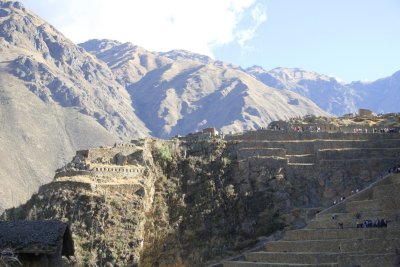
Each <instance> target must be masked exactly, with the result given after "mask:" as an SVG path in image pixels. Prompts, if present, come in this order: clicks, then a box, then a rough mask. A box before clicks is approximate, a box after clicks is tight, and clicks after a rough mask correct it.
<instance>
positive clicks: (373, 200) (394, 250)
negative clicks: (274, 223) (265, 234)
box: [223, 174, 400, 267]
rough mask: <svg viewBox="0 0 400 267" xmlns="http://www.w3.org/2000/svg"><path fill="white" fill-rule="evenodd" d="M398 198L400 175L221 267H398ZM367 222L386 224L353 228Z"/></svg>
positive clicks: (375, 185)
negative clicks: (378, 220)
mask: <svg viewBox="0 0 400 267" xmlns="http://www.w3.org/2000/svg"><path fill="white" fill-rule="evenodd" d="M399 193H400V174H390V175H388V176H386V177H384V178H383V179H381V180H379V181H378V182H375V183H374V184H372V185H370V186H369V187H367V188H366V189H364V190H362V191H361V192H359V193H357V194H354V195H352V196H350V197H348V198H347V199H346V200H345V201H343V202H341V203H339V204H337V205H335V206H332V207H330V208H328V209H326V210H323V211H322V212H320V213H318V214H317V216H316V218H315V219H313V220H312V221H310V222H309V223H308V224H307V226H306V227H305V228H303V229H298V230H289V231H287V232H286V233H285V235H284V238H283V239H282V240H279V241H271V242H268V243H267V244H266V245H265V247H264V248H263V249H262V250H261V251H256V252H249V253H246V254H245V255H244V257H242V259H241V260H237V261H225V262H223V266H224V267H268V266H279V267H283V266H290V267H297V266H299V267H300V266H303V267H304V266H307V267H314V266H348V267H350V266H353V267H355V266H359V267H373V266H379V267H386V266H400V225H399V221H400V197H399ZM332 218H334V219H332ZM366 219H370V220H375V219H386V220H389V223H388V227H386V228H356V224H357V222H360V223H362V222H363V221H364V220H366ZM339 223H342V224H343V229H340V228H339V225H338V224H339Z"/></svg>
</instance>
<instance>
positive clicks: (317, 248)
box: [265, 238, 400, 253]
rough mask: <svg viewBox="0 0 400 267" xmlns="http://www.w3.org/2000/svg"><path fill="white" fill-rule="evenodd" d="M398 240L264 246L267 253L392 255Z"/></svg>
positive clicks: (326, 241)
mask: <svg viewBox="0 0 400 267" xmlns="http://www.w3.org/2000/svg"><path fill="white" fill-rule="evenodd" d="M399 246H400V239H399V238H390V239H381V238H375V239H364V240H362V239H331V240H308V241H305V240H300V241H283V240H280V241H275V242H270V243H268V244H267V245H266V246H265V251H267V252H332V253H361V252H362V253H394V252H395V249H396V247H399Z"/></svg>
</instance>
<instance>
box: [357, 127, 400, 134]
mask: <svg viewBox="0 0 400 267" xmlns="http://www.w3.org/2000/svg"><path fill="white" fill-rule="evenodd" d="M353 132H354V133H368V132H369V133H371V132H372V133H398V132H399V130H397V129H396V128H380V129H378V128H372V130H371V129H370V130H368V129H367V128H365V129H362V128H354V130H353Z"/></svg>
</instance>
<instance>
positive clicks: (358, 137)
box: [3, 130, 400, 266]
mask: <svg viewBox="0 0 400 267" xmlns="http://www.w3.org/2000/svg"><path fill="white" fill-rule="evenodd" d="M399 164H400V136H399V134H398V133H352V132H350V133H343V132H340V133H329V132H296V131H282V130H258V131H251V132H247V133H243V134H237V135H226V136H221V135H208V136H207V137H205V136H202V137H201V138H198V137H193V135H189V136H186V137H178V138H174V139H172V140H160V139H155V138H145V139H141V140H132V141H131V142H126V143H118V144H115V145H114V146H112V147H100V148H95V149H89V150H82V151H78V152H77V153H76V156H75V157H74V158H73V160H72V161H71V162H70V163H68V164H67V165H66V166H64V167H62V168H60V169H59V170H58V171H57V172H56V175H55V178H54V181H53V182H52V183H49V184H47V185H43V186H42V187H41V188H40V189H39V192H38V193H37V194H35V195H33V196H32V198H31V199H30V200H29V201H28V202H27V203H26V204H24V205H22V206H20V207H18V208H14V209H10V210H7V211H6V212H5V214H4V215H3V219H8V220H10V219H11V220H14V219H32V220H38V219H60V220H63V221H66V222H68V223H70V225H71V229H72V232H73V235H74V241H75V247H76V250H75V255H76V256H75V258H74V259H73V261H72V263H75V264H76V265H78V266H93V265H98V266H205V265H207V264H209V263H218V262H220V261H221V260H223V259H225V258H229V257H230V256H234V255H236V256H237V255H241V252H242V251H244V250H246V249H248V248H250V247H254V246H256V244H257V242H258V241H259V240H263V239H262V238H261V239H260V237H261V236H268V235H270V234H272V233H274V232H276V231H277V230H281V231H286V234H285V235H284V239H283V241H280V242H281V243H277V244H282V245H281V246H283V247H282V249H281V250H276V251H272V250H270V249H269V248H268V249H267V251H264V252H268V253H269V254H268V253H267V254H268V256H265V255H266V254H265V253H264V252H258V253H255V254H246V255H247V256H246V257H245V260H246V261H243V262H239V261H236V262H227V263H225V264H226V266H275V265H277V264H278V265H277V266H279V264H280V266H291V265H290V264H293V263H294V262H304V263H307V264H311V265H306V266H317V265H318V264H319V263H321V264H322V265H318V266H325V265H324V264H325V263H327V264H328V265H327V266H338V264H339V266H340V264H342V263H346V264H347V263H349V262H351V260H352V259H354V262H355V263H359V262H361V261H358V260H357V257H358V256H357V255H356V253H353V251H349V253H350V252H351V253H352V254H351V255H355V256H354V257H347V258H343V259H342V258H341V257H342V256H343V255H341V254H340V255H338V253H339V252H338V251H337V248H335V249H336V250H332V251H329V249H328V248H329V247H331V246H336V244H338V243H334V242H333V243H329V242H330V241H329V242H328V241H326V242H327V243H323V242H325V239H329V240H330V239H331V238H334V237H335V238H336V234H337V235H338V237H344V236H343V235H345V236H346V238H347V234H348V237H349V238H350V239H360V238H363V237H367V236H369V235H370V234H369V233H371V235H375V236H372V237H374V238H378V237H377V235H378V234H379V235H380V234H382V237H383V239H382V240H381V241H382V242H386V243H387V242H389V241H387V240H386V239H385V238H386V237H387V236H389V234H390V235H391V234H393V235H396V234H397V232H396V231H397V226H396V225H397V224H395V223H392V224H389V225H390V227H388V228H387V229H378V230H377V229H374V230H371V229H362V230H365V231H364V232H362V234H360V233H361V232H357V231H358V230H356V229H354V228H355V224H354V221H353V219H352V216H354V213H355V212H356V210H357V211H358V210H359V212H360V213H361V217H360V218H361V219H368V218H370V216H372V217H373V216H375V215H373V214H375V213H370V211H371V212H375V211H379V210H374V209H380V210H381V211H382V213H379V214H384V215H385V219H388V220H393V221H395V220H398V218H397V217H396V214H397V212H398V206H396V205H398V204H399V203H397V201H394V202H393V203H394V204H393V203H392V202H390V201H391V200H390V198H386V199H384V195H385V194H386V193H385V192H388V193H387V194H388V196H390V197H393V196H394V194H395V193H392V192H393V190H392V189H391V187H393V188H397V182H396V181H397V180H398V179H397V178H396V177H397V176H390V177H388V178H384V180H382V177H386V175H387V174H388V170H391V169H392V168H393V167H394V166H398V165H399ZM375 182H376V184H374V185H375V187H373V188H368V186H369V185H371V184H373V183H375ZM390 183H392V184H390ZM355 190H358V191H361V192H360V193H358V194H354V192H355ZM386 190H388V191H386ZM378 191H379V193H378ZM340 198H346V201H345V202H343V203H340V204H337V205H336V206H335V207H334V209H335V210H331V211H322V210H324V209H325V208H326V207H329V206H331V205H332V203H333V201H335V200H338V199H340ZM376 203H378V204H376ZM370 205H371V206H370ZM381 205H382V206H381ZM390 205H391V206H390ZM371 207H372V208H371ZM321 211H322V212H321ZM318 212H319V213H318ZM379 212H380V211H379ZM386 212H387V213H386ZM332 213H335V214H336V215H337V218H339V219H340V223H342V226H343V229H338V225H337V224H336V221H334V222H332V221H329V216H331V215H332ZM389 213H390V214H392V215H393V216H394V217H393V216H389ZM376 214H378V213H376ZM315 216H316V219H315V220H313V218H315ZM382 216H383V215H382ZM372 217H371V219H375V218H372ZM342 218H343V220H342ZM304 227H306V228H304ZM302 228H304V229H302ZM322 228H327V229H322ZM310 229H312V230H310ZM352 231H355V232H354V234H353V232H352ZM374 231H375V232H374ZM376 231H377V232H376ZM391 231H392V232H391ZM308 233H309V235H310V236H308ZM314 233H315V234H314ZM314 238H315V240H317V241H304V242H305V243H301V242H303V241H302V240H314ZM193 240H195V241H196V242H193ZM297 240H298V241H297ZM289 241H290V242H292V243H293V244H294V245H293V244H292V243H290V242H289ZM342 241H343V242H345V240H342ZM288 242H289V243H290V244H289V243H288ZM296 242H298V243H296ZM335 242H336V241H335ZM337 242H339V243H340V242H341V241H337ZM346 242H347V241H346ZM351 242H353V240H351ZM363 242H364V241H357V242H355V243H354V244H355V246H358V244H361V243H363ZM365 242H369V240H367V241H365ZM371 242H372V241H371ZM377 242H378V241H377ZM396 242H397V241H396ZM300 243H301V244H303V245H304V247H307V246H309V247H312V248H314V247H316V246H317V247H319V244H322V245H321V249H322V250H321V251H319V250H313V249H312V248H310V251H308V252H307V251H305V252H307V253H306V254H307V255H305V254H304V253H305V252H304V251H300V252H299V251H296V250H295V248H298V246H300V247H302V246H303V245H295V244H300ZM386 243H385V244H386ZM271 244H272V243H271ZM285 244H289V245H288V248H287V250H286V248H285V247H284V245H285ZM324 244H327V245H326V246H327V248H326V249H325V250H324V246H325V245H324ZM340 244H341V243H340ZM346 244H347V245H349V246H351V244H353V243H346ZM393 244H394V246H395V247H393V246H392V247H390V249H388V250H387V251H389V252H388V253H389V254H390V255H389V256H388V258H385V257H383V258H382V259H384V260H385V261H386V260H387V262H388V264H391V263H393V262H392V260H393V259H394V258H395V256H394V255H395V254H394V253H395V252H393V249H391V248H398V247H397V244H398V243H393ZM347 245H346V246H347ZM271 246H278V245H271ZM291 246H294V247H295V248H293V249H292V248H291ZM340 246H341V247H342V245H340ZM256 247H257V246H256ZM385 247H386V245H385ZM344 248H345V246H344V245H343V249H344ZM385 251H386V250H385ZM272 252H273V253H272ZM275 252H276V253H275ZM372 252H373V254H374V253H375V254H379V253H381V251H379V250H377V251H372ZM274 253H275V254H274ZM296 253H297V254H296ZM299 253H300V254H301V253H303V254H304V255H303V254H301V255H298V254H299ZM249 255H250V256H249ZM296 255H297V256H296ZM286 256H287V261H283V259H285V258H286ZM257 257H260V258H257ZM379 257H380V256H379ZM256 258H257V259H256ZM256 260H257V261H260V263H254V264H253V263H251V262H252V261H256ZM263 262H264V263H263ZM281 262H282V264H281ZM371 262H372V261H371ZM72 263H71V264H72ZM238 264H239V265H238ZM240 264H245V265H240ZM246 264H247V265H246ZM313 264H314V265H313ZM329 264H330V265H329ZM361 266H369V265H366V263H363V262H361ZM387 266H391V265H387Z"/></svg>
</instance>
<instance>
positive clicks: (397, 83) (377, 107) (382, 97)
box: [349, 71, 400, 113]
mask: <svg viewBox="0 0 400 267" xmlns="http://www.w3.org/2000/svg"><path fill="white" fill-rule="evenodd" d="M349 86H351V87H352V88H354V89H355V90H356V91H357V92H358V94H359V95H360V96H362V100H363V101H360V103H358V105H359V106H362V107H365V108H369V109H371V110H373V111H375V112H377V113H388V112H400V105H399V103H400V71H398V72H396V73H394V74H393V75H391V76H389V77H386V78H382V79H379V80H376V81H374V82H353V83H351V84H350V85H349Z"/></svg>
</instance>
